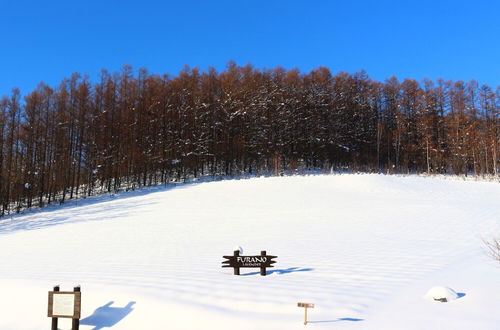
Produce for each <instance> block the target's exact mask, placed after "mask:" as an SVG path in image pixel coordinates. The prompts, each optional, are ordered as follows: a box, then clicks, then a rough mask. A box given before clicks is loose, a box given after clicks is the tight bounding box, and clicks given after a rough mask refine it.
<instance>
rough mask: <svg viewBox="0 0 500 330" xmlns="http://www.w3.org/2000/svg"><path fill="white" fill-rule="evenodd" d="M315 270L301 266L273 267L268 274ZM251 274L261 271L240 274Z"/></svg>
mask: <svg viewBox="0 0 500 330" xmlns="http://www.w3.org/2000/svg"><path fill="white" fill-rule="evenodd" d="M313 270H314V268H299V267H290V268H287V269H271V270H268V271H267V275H271V274H274V273H276V274H278V275H284V274H290V273H298V272H310V271H313ZM251 275H260V271H258V272H252V273H246V274H241V275H240V276H251Z"/></svg>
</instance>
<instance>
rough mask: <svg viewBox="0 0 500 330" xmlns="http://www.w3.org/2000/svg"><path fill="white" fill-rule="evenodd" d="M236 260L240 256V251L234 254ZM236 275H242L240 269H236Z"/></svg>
mask: <svg viewBox="0 0 500 330" xmlns="http://www.w3.org/2000/svg"><path fill="white" fill-rule="evenodd" d="M233 255H234V256H235V257H236V258H237V257H239V256H240V251H239V250H236V251H234V254H233ZM234 275H240V267H234Z"/></svg>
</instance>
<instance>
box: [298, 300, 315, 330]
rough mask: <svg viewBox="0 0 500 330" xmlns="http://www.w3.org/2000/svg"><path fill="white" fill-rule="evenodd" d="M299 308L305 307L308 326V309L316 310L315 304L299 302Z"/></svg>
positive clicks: (305, 320) (305, 318) (305, 322)
mask: <svg viewBox="0 0 500 330" xmlns="http://www.w3.org/2000/svg"><path fill="white" fill-rule="evenodd" d="M297 306H298V307H304V325H306V324H307V309H308V308H314V304H311V303H303V302H299V303H297Z"/></svg>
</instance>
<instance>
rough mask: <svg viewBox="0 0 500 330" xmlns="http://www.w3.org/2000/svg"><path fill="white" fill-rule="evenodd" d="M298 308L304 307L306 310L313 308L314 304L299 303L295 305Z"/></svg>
mask: <svg viewBox="0 0 500 330" xmlns="http://www.w3.org/2000/svg"><path fill="white" fill-rule="evenodd" d="M297 306H298V307H306V308H314V304H311V303H301V302H299V303H298V304H297Z"/></svg>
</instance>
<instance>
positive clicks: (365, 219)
mask: <svg viewBox="0 0 500 330" xmlns="http://www.w3.org/2000/svg"><path fill="white" fill-rule="evenodd" d="M495 234H497V235H498V234H500V184H499V183H493V182H470V181H459V180H442V179H437V178H425V177H398V176H383V175H328V176H323V175H317V176H303V177H280V178H255V179H248V180H230V181H221V182H212V183H202V184H186V185H182V186H177V187H175V188H167V189H163V188H158V189H151V190H144V191H142V192H131V193H123V194H119V195H116V196H113V197H109V196H106V197H99V198H92V199H87V200H84V201H80V202H78V203H77V204H71V205H65V206H60V207H51V208H47V209H44V210H41V211H32V212H29V213H26V214H25V215H20V216H15V217H12V218H4V219H1V220H0V261H1V268H0V329H2V330H18V329H23V330H25V329H37V330H38V329H48V328H49V327H50V319H49V318H47V316H46V315H47V291H49V290H50V289H51V287H52V286H53V285H56V284H60V285H61V289H62V290H65V289H71V288H72V287H73V286H74V285H77V284H79V285H81V286H82V305H83V306H82V321H81V324H82V325H81V327H80V328H81V329H82V330H85V329H95V330H98V329H108V328H111V329H114V330H119V329H123V330H125V329H127V330H142V329H152V330H154V329H239V330H244V329H255V330H260V329H282V330H289V329H302V328H303V327H304V325H303V324H302V318H303V309H302V308H298V307H297V302H299V301H300V302H311V303H314V304H315V308H314V309H312V310H309V320H310V323H309V324H308V325H307V327H310V328H318V329H383V330H388V329H419V330H421V329H426V330H428V329H453V330H455V329H467V330H469V329H483V330H485V329H491V330H493V329H499V328H500V280H499V279H500V265H498V263H495V262H494V261H493V260H490V259H489V258H488V257H487V256H486V253H485V249H484V244H483V242H482V239H483V238H485V239H487V238H490V237H493V236H494V235H495ZM237 246H242V247H243V248H244V250H245V251H244V254H245V255H252V254H258V253H259V252H260V251H261V250H267V252H268V254H273V255H277V256H278V259H277V264H275V268H273V269H272V270H271V272H270V274H269V275H268V276H266V277H263V276H259V273H258V269H251V268H243V269H242V276H234V275H232V269H231V268H221V262H222V260H223V259H222V256H223V255H227V254H231V252H232V250H233V248H234V247H237ZM434 286H446V287H450V288H452V289H453V290H455V291H456V292H457V293H458V295H459V298H458V299H457V300H454V301H451V302H448V303H439V302H431V301H428V300H426V299H424V296H425V294H426V293H427V291H428V290H429V289H430V288H432V287H434ZM60 328H61V329H70V328H71V325H70V323H69V322H68V320H63V319H61V320H60Z"/></svg>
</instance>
